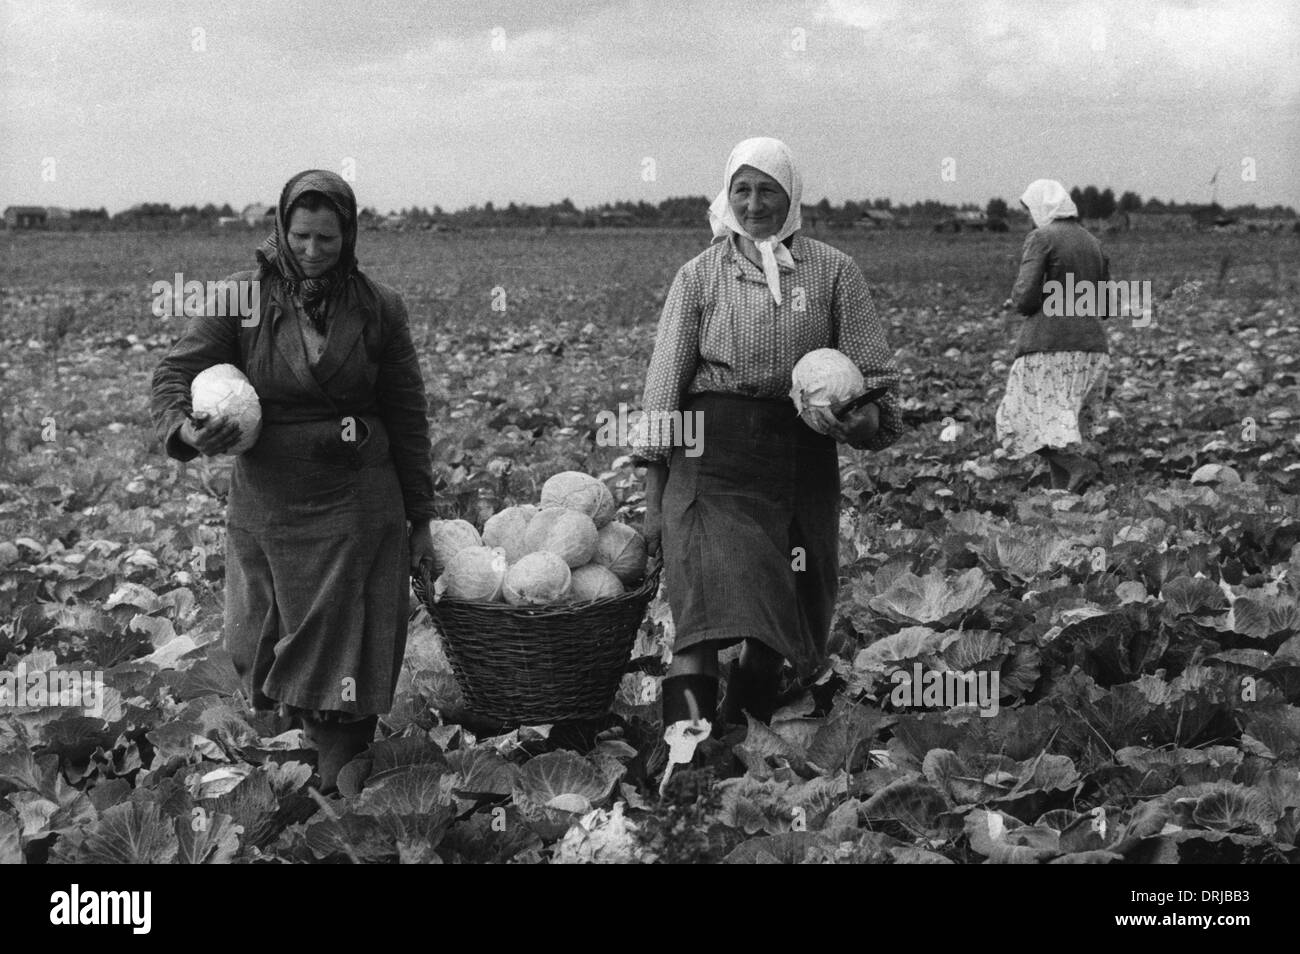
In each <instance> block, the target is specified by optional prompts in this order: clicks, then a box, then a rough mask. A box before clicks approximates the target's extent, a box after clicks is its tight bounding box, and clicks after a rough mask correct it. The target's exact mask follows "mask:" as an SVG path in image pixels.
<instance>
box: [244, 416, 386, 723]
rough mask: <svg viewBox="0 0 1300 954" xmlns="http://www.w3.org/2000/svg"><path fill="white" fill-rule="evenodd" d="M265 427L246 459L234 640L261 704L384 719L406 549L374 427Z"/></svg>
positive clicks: (361, 423) (372, 423)
mask: <svg viewBox="0 0 1300 954" xmlns="http://www.w3.org/2000/svg"><path fill="white" fill-rule="evenodd" d="M358 430H359V432H360V433H361V434H365V433H366V432H367V431H368V436H365V438H364V440H361V441H357V442H353V443H350V444H349V443H345V442H344V441H343V440H342V439H341V435H342V431H341V427H340V424H339V422H338V421H337V420H334V421H322V422H317V423H308V424H292V425H279V426H267V427H264V428H263V430H262V434H261V437H260V438H259V439H258V442H257V444H256V446H255V447H254V448H253V449H252V450H251V451H249V452H248V453H247V454H245V455H244V456H243V457H241V458H239V460H238V461H237V462H236V464H235V467H234V472H233V475H232V481H231V489H230V506H229V511H228V516H227V537H226V541H227V542H226V561H227V565H226V616H225V624H226V643H227V646H228V648H229V649H230V651H231V653H232V654H233V656H234V659H235V667H236V669H238V671H239V673H240V675H242V676H243V677H244V679H245V681H246V682H247V684H248V689H249V691H250V692H251V695H252V699H253V704H254V706H256V707H257V708H261V709H265V708H273V707H274V706H275V705H276V704H277V703H281V704H284V705H286V706H289V707H293V708H296V709H300V710H307V711H309V712H332V713H344V714H347V715H350V716H365V715H375V714H383V713H386V712H388V710H389V709H390V708H392V701H393V691H394V689H395V688H396V686H397V676H398V673H399V671H400V668H401V664H402V655H403V653H404V652H405V649H406V622H407V615H408V596H407V593H408V585H409V570H408V563H409V557H408V546H409V544H408V541H407V534H406V518H405V514H404V511H403V506H402V493H401V487H400V485H399V484H398V480H397V472H396V470H395V468H394V466H393V462H392V459H391V457H390V455H389V450H388V435H387V432H386V431H385V429H384V427H383V424H382V423H381V422H380V421H379V420H378V418H373V417H365V418H360V417H359V418H358Z"/></svg>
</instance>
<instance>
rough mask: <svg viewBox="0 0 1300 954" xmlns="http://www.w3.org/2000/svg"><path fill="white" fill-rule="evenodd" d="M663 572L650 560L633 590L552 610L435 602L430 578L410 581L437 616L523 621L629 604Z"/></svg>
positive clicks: (657, 560) (654, 584) (656, 561)
mask: <svg viewBox="0 0 1300 954" xmlns="http://www.w3.org/2000/svg"><path fill="white" fill-rule="evenodd" d="M662 570H663V560H662V559H661V558H659V557H655V558H654V559H652V560H651V561H650V563H649V565H648V568H647V570H646V574H645V577H644V578H643V579H642V580H641V582H640V583H638V584H637V585H636V587H635V588H633V589H630V590H626V591H625V592H623V593H620V594H619V595H618V596H606V597H603V598H602V599H598V600H587V601H586V602H583V603H561V604H558V605H555V606H512V605H511V604H509V603H498V602H490V603H489V602H483V601H479V600H451V599H443V600H438V599H435V598H434V596H433V585H432V584H433V580H432V578H431V577H423V576H421V575H420V574H418V573H412V574H411V579H412V583H413V585H414V589H415V595H416V596H418V597H419V598H420V602H421V603H422V604H423V605H424V607H425V609H427V610H429V611H430V612H431V613H434V614H436V613H437V612H438V610H439V609H440V608H443V607H446V608H447V609H467V610H471V609H472V610H474V611H476V612H483V613H493V614H497V615H501V616H508V617H520V618H523V619H547V618H563V617H579V616H583V615H586V614H588V613H590V612H591V611H592V610H605V609H607V608H609V607H612V606H618V605H621V604H622V603H631V602H633V601H636V600H640V599H643V598H644V596H645V594H646V592H647V591H650V590H651V588H653V589H655V590H657V589H658V587H659V576H660V572H661V571H662Z"/></svg>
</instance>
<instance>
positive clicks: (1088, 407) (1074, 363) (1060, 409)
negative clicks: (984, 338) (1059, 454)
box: [997, 351, 1110, 458]
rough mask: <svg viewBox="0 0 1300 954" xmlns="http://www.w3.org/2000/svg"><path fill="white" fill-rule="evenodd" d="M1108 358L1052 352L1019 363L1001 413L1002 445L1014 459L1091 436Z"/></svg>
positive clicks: (1095, 353)
mask: <svg viewBox="0 0 1300 954" xmlns="http://www.w3.org/2000/svg"><path fill="white" fill-rule="evenodd" d="M1109 368H1110V356H1109V355H1107V354H1105V353H1104V352H1100V351H1048V352H1034V353H1031V354H1023V355H1021V356H1020V357H1018V358H1016V360H1015V363H1014V364H1012V365H1011V372H1010V374H1008V376H1007V391H1006V394H1005V395H1004V396H1003V398H1002V403H1001V404H999V405H998V410H997V430H998V441H999V442H1001V444H1002V446H1003V448H1004V449H1005V450H1006V452H1007V456H1009V457H1013V458H1021V457H1028V456H1029V455H1030V454H1033V453H1035V452H1036V451H1039V450H1041V449H1042V448H1044V447H1051V448H1055V449H1058V450H1059V449H1063V448H1065V447H1068V446H1070V445H1071V444H1081V443H1083V441H1084V440H1085V439H1086V438H1087V437H1091V436H1092V429H1093V425H1094V422H1095V417H1096V412H1097V408H1098V405H1099V404H1100V402H1101V397H1102V395H1103V394H1105V392H1106V374H1107V371H1108V369H1109Z"/></svg>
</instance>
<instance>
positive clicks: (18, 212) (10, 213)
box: [5, 205, 49, 229]
mask: <svg viewBox="0 0 1300 954" xmlns="http://www.w3.org/2000/svg"><path fill="white" fill-rule="evenodd" d="M48 223H49V212H48V210H46V209H45V208H43V207H41V206H39V205H11V206H9V208H7V209H5V226H6V227H7V228H11V229H43V228H45V227H46V226H47V225H48Z"/></svg>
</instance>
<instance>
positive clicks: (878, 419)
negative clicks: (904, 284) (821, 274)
mask: <svg viewBox="0 0 1300 954" xmlns="http://www.w3.org/2000/svg"><path fill="white" fill-rule="evenodd" d="M831 327H832V329H833V334H834V336H835V340H834V342H833V346H834V347H835V348H837V349H839V350H840V351H842V352H844V354H846V355H848V356H849V358H850V359H851V360H852V361H853V363H854V364H856V365H857V366H858V370H859V371H861V372H862V377H863V381H864V384H865V387H866V389H867V390H871V389H872V388H878V387H887V388H889V389H890V391H889V393H887V394H886V395H885V396H884V397H882V398H881V399H880V400H879V401H877V402H876V403H875V404H874V405H872V404H868V405H866V406H865V407H863V408H861V409H859V410H858V411H856V412H853V413H851V414H850V415H849V417H848V419H847V420H845V421H843V422H842V424H841V425H840V427H839V428H836V429H832V431H831V434H832V436H833V437H835V438H836V440H841V441H843V442H844V443H846V444H849V445H850V446H852V447H856V448H859V449H862V450H882V449H883V448H886V447H888V446H889V445H890V444H892V443H894V442H895V441H896V440H898V439H899V437H901V436H902V434H903V418H902V415H901V414H900V413H899V411H898V404H897V402H896V400H895V396H894V389H895V388H897V387H898V383H899V373H898V366H897V365H896V364H895V363H894V355H893V352H892V351H891V350H890V348H889V344H888V342H886V340H885V329H884V326H883V325H882V324H881V322H880V316H879V315H878V314H877V313H876V303H875V299H873V298H872V297H871V289H870V288H869V287H868V286H867V280H866V278H865V277H864V276H863V274H862V269H860V268H858V265H857V263H856V262H854V261H853V260H852V259H849V258H847V257H846V259H845V261H844V263H843V266H842V267H841V269H840V271H839V274H838V275H837V276H836V278H835V289H834V293H833V296H832V299H831ZM837 431H838V433H837Z"/></svg>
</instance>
